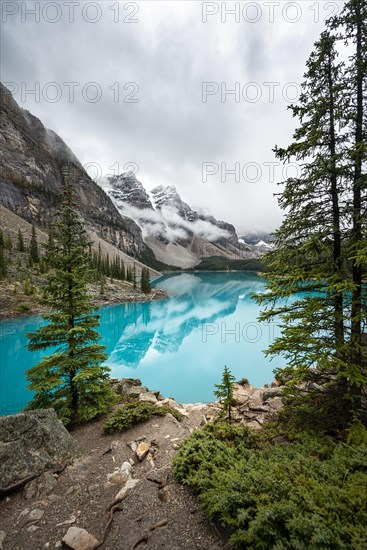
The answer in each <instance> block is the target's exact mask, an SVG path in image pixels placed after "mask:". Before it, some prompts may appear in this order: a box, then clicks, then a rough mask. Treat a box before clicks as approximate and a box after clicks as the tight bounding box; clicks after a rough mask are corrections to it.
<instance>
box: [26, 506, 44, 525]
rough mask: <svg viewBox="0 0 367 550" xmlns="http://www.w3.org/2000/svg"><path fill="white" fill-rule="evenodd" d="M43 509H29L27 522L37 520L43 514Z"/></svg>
mask: <svg viewBox="0 0 367 550" xmlns="http://www.w3.org/2000/svg"><path fill="white" fill-rule="evenodd" d="M44 513H45V512H44V510H41V508H34V510H31V511H30V512H29V514H28V517H27V523H31V522H32V521H39V520H40V519H42V518H43V516H44Z"/></svg>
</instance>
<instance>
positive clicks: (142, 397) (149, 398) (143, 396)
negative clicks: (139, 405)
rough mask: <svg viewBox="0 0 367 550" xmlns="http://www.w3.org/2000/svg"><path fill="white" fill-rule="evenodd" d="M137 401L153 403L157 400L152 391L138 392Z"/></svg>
mask: <svg viewBox="0 0 367 550" xmlns="http://www.w3.org/2000/svg"><path fill="white" fill-rule="evenodd" d="M139 401H144V402H145V403H153V404H154V405H155V404H156V403H157V402H158V399H157V397H156V396H155V395H154V393H153V392H150V391H149V392H146V393H140V394H139Z"/></svg>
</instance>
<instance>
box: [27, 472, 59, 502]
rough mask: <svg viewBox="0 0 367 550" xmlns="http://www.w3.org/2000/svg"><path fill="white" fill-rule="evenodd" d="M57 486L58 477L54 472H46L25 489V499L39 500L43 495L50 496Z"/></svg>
mask: <svg viewBox="0 0 367 550" xmlns="http://www.w3.org/2000/svg"><path fill="white" fill-rule="evenodd" d="M56 485H57V476H55V474H53V473H52V472H45V473H44V474H42V475H41V476H40V477H38V478H37V479H34V480H33V481H30V482H29V483H27V485H26V486H25V487H24V498H25V499H27V500H28V499H31V498H39V497H40V496H42V495H49V494H50V493H52V491H53V490H54V488H55V486H56Z"/></svg>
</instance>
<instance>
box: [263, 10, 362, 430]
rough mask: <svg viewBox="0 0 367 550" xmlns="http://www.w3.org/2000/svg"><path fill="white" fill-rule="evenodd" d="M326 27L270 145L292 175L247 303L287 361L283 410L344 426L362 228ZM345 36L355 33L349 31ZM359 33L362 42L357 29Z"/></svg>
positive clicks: (356, 360) (355, 359)
mask: <svg viewBox="0 0 367 550" xmlns="http://www.w3.org/2000/svg"><path fill="white" fill-rule="evenodd" d="M356 4H358V5H359V6H361V5H362V4H363V2H362V0H351V1H350V2H348V3H347V5H346V8H345V10H346V11H345V13H348V10H350V9H352V7H355V5H356ZM364 5H366V4H365V3H364ZM343 17H345V15H344V16H343ZM365 21H367V19H365ZM329 28H330V29H331V30H327V31H325V32H324V33H323V34H322V35H321V38H320V40H319V41H318V42H317V43H316V44H315V49H314V51H313V53H312V54H311V56H310V58H309V61H308V63H307V72H306V74H305V81H304V83H303V86H302V89H303V93H302V94H301V96H300V100H299V103H298V105H296V106H294V105H293V106H291V109H292V111H293V115H294V116H296V117H298V118H299V122H300V125H299V127H298V129H297V130H296V132H295V134H294V142H293V143H292V144H291V145H290V146H289V147H288V148H287V149H280V148H276V149H275V153H276V156H277V157H278V158H280V159H282V160H283V161H288V160H289V159H291V158H294V159H295V160H298V161H300V163H301V170H302V171H301V175H300V177H298V178H288V179H287V181H286V182H284V190H283V191H282V193H281V194H280V197H279V204H280V206H281V208H282V209H284V210H285V212H286V214H285V217H284V221H283V223H282V225H281V227H280V229H279V230H278V231H277V232H276V243H275V244H276V249H275V250H274V251H271V252H270V253H269V254H268V255H267V257H266V258H265V261H267V262H268V265H269V266H270V271H269V273H268V275H267V276H268V277H269V279H270V282H269V284H268V291H269V292H268V293H267V294H264V295H261V296H258V297H257V300H258V302H259V303H260V304H262V305H266V306H267V308H268V309H265V310H264V311H263V312H262V315H261V317H260V320H261V321H264V320H270V319H272V318H273V317H276V316H279V317H280V319H281V328H282V335H281V336H280V337H279V338H277V339H276V340H275V341H274V342H273V343H272V344H271V345H270V347H269V349H268V353H269V354H282V355H283V356H284V357H285V358H286V360H287V363H288V367H287V368H285V369H281V370H280V371H279V372H278V374H279V375H281V376H283V378H284V379H285V380H288V390H287V394H288V405H289V407H290V409H292V410H293V411H296V412H297V414H299V413H302V414H304V413H306V416H307V421H308V422H319V423H320V424H323V426H324V427H329V428H330V429H337V428H346V427H347V426H348V425H350V424H351V422H353V418H354V417H355V414H356V413H357V412H358V414H359V412H360V407H361V399H360V396H361V389H362V387H363V385H365V384H366V383H367V368H366V364H365V358H364V359H363V357H362V353H361V349H362V348H361V345H360V344H361V338H360V336H361V327H362V316H363V314H362V312H363V311H364V319H365V315H366V303H367V300H366V296H365V295H364V298H363V297H362V295H363V290H362V284H361V280H360V278H359V276H358V277H357V276H356V265H357V264H358V263H359V262H361V258H358V260H357V251H360V250H361V245H362V243H363V232H361V227H362V226H361V224H360V220H361V218H360V215H361V210H360V201H359V198H358V199H357V200H356V197H355V193H356V184H355V171H354V176H353V177H351V174H352V173H353V170H351V166H350V162H349V161H348V154H346V152H347V151H348V149H350V147H351V145H350V142H351V140H350V137H349V135H348V134H349V132H350V128H351V127H353V123H352V121H353V117H349V120H348V111H349V107H348V106H349V105H352V106H353V105H356V103H357V104H358V100H357V101H356V102H355V101H353V98H352V92H351V91H349V92H348V85H347V82H346V75H347V74H348V73H349V72H350V70H351V69H350V68H347V69H345V67H344V65H343V64H341V63H337V44H338V41H339V31H340V28H341V23H340V22H339V23H335V20H333V21H332V22H331V23H330V24H329ZM333 29H337V31H338V32H337V33H336V34H335V33H333V32H331V31H332V30H333ZM356 29H357V30H356ZM355 32H356V33H357V35H358V28H357V27H355ZM364 37H365V38H364V44H366V33H365V30H364ZM357 58H358V56H356V59H357ZM356 59H355V60H354V61H352V65H353V64H355V63H356ZM352 72H353V71H352ZM354 72H355V71H354ZM357 73H358V70H357ZM364 74H365V73H364ZM357 96H358V93H356V97H357ZM357 111H358V109H357ZM352 112H354V110H353V107H352ZM355 116H356V115H355ZM357 118H358V117H357ZM355 126H356V127H357V124H356V125H355ZM357 143H358V144H359V146H358V147H357V146H355V147H354V148H353V152H351V153H350V155H349V157H350V158H353V159H354V160H353V162H356V161H355V157H356V149H358V150H359V151H360V150H363V147H362V146H361V143H360V141H357ZM364 147H365V145H364ZM358 182H359V183H361V176H360V175H359V176H358ZM364 184H366V181H365V179H364ZM351 197H352V199H351ZM351 201H352V203H351ZM356 203H357V207H356ZM358 205H359V206H358ZM356 210H357V214H356ZM351 212H352V216H351ZM356 220H359V221H358V222H357V221H356ZM351 267H352V269H351ZM351 297H352V299H351ZM279 299H285V300H283V301H281V302H279ZM357 324H358V327H357V326H356V325H357ZM350 328H351V333H352V334H351V336H349V332H350ZM356 350H360V353H359V355H358V356H356ZM304 419H305V418H304ZM304 419H303V420H304Z"/></svg>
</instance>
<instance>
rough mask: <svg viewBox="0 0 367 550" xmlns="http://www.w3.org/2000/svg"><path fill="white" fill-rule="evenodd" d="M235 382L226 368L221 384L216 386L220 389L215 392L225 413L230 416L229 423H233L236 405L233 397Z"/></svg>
mask: <svg viewBox="0 0 367 550" xmlns="http://www.w3.org/2000/svg"><path fill="white" fill-rule="evenodd" d="M234 381H235V377H234V376H233V374H232V373H231V371H230V370H229V369H228V367H227V366H225V367H224V371H223V375H222V382H221V384H215V387H216V388H218V389H217V390H215V391H214V395H215V396H216V397H218V399H220V400H221V403H222V405H223V413H224V414H227V415H228V422H230V421H231V412H232V407H233V405H235V403H236V401H235V399H234V397H233V384H234Z"/></svg>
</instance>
